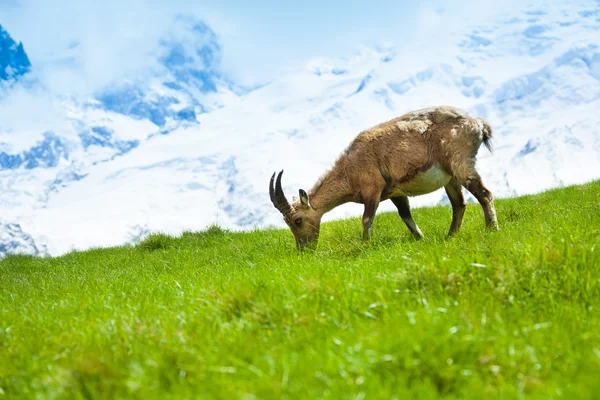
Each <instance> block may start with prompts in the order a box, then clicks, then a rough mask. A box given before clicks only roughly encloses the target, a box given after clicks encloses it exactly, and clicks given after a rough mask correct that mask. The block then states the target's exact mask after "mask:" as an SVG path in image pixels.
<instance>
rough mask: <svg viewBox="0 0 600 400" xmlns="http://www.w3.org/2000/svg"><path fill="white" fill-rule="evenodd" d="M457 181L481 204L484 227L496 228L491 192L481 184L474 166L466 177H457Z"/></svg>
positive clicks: (496, 221)
mask: <svg viewBox="0 0 600 400" xmlns="http://www.w3.org/2000/svg"><path fill="white" fill-rule="evenodd" d="M458 181H459V182H460V183H461V185H463V186H464V187H465V188H467V190H468V191H469V192H471V193H472V194H473V196H475V198H476V199H477V201H478V202H479V204H481V208H483V213H484V215H485V225H486V227H487V228H488V229H491V230H498V220H497V219H496V208H495V207H494V198H493V196H492V192H490V190H489V189H488V188H487V187H486V186H485V185H484V184H483V181H482V180H481V176H479V174H478V173H477V171H476V170H475V168H472V169H471V171H470V173H469V174H468V175H467V176H466V177H459V179H458Z"/></svg>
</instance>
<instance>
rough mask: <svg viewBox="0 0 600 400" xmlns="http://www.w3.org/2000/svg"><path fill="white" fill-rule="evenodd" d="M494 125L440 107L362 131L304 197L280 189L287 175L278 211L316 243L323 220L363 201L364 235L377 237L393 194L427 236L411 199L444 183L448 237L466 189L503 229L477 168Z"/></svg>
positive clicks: (300, 238)
mask: <svg viewBox="0 0 600 400" xmlns="http://www.w3.org/2000/svg"><path fill="white" fill-rule="evenodd" d="M491 138H492V128H491V127H490V125H489V124H488V123H487V122H486V121H485V120H484V119H483V118H476V117H472V116H470V115H468V114H467V113H466V112H465V111H463V110H461V109H458V108H455V107H451V106H439V107H431V108H426V109H421V110H416V111H413V112H410V113H407V114H405V115H402V116H400V117H398V118H395V119H392V120H390V121H387V122H384V123H382V124H380V125H377V126H374V127H372V128H371V129H368V130H365V131H363V132H360V133H359V134H358V135H357V136H356V138H354V140H353V141H352V142H351V143H350V145H349V146H348V147H347V148H346V150H345V151H344V152H343V153H342V155H341V156H340V157H339V158H338V159H337V161H336V162H335V163H334V165H333V167H332V168H331V169H330V170H329V171H327V173H325V174H324V175H323V176H322V177H321V178H320V179H319V180H318V181H317V182H316V183H315V185H314V186H313V187H312V189H311V190H310V191H309V192H308V193H306V192H304V190H302V189H300V199H299V200H297V201H296V202H294V203H293V204H291V205H290V204H289V203H288V202H287V200H286V199H285V195H284V194H283V190H282V189H281V174H282V173H283V171H281V172H280V173H279V176H278V178H277V185H276V188H273V181H274V179H275V174H273V176H272V177H271V184H270V186H269V189H270V193H271V200H272V201H273V205H274V206H275V207H276V208H277V209H278V210H280V212H281V213H282V214H283V216H284V220H285V221H286V223H287V224H288V226H289V227H290V230H291V231H292V233H293V235H294V237H295V239H296V244H297V245H298V247H300V248H303V247H306V246H311V247H314V246H316V244H317V241H318V236H319V229H320V223H321V218H322V217H323V215H324V214H325V213H326V212H328V211H331V210H332V209H333V208H335V207H337V206H339V205H341V204H344V203H347V202H355V203H361V204H364V205H365V208H364V213H363V218H362V222H363V238H364V239H365V240H368V239H369V238H370V237H371V233H372V226H373V218H374V216H375V213H376V211H377V207H378V206H379V203H380V202H381V201H384V200H387V199H391V200H392V202H393V203H394V204H395V205H396V207H397V208H398V213H399V215H400V217H401V218H402V220H403V221H404V222H405V224H406V225H407V227H408V228H409V229H410V231H411V232H412V233H413V235H414V236H415V237H417V238H421V237H423V234H422V233H421V230H420V229H419V228H418V226H417V225H416V223H415V222H414V220H413V218H412V215H411V213H410V206H409V202H408V196H419V195H423V194H427V193H430V192H433V191H435V190H437V189H439V188H441V187H444V188H445V190H446V194H447V195H448V198H449V199H450V202H451V204H452V222H451V225H450V230H449V232H448V235H452V234H454V233H455V232H457V231H458V230H459V229H460V227H461V224H462V219H463V215H464V212H465V208H466V202H465V199H464V197H463V193H462V187H465V188H466V189H467V190H468V191H469V192H471V193H472V194H473V195H474V196H475V198H477V200H478V201H479V203H480V204H481V206H482V208H483V211H484V214H485V221H486V226H487V227H488V228H490V229H498V222H497V220H496V212H495V208H494V201H493V197H492V193H491V192H490V191H489V190H488V189H487V188H486V187H485V186H484V184H483V182H482V181H481V177H480V176H479V174H478V173H477V170H476V169H475V163H476V155H477V152H478V151H479V147H480V146H481V144H482V143H483V144H484V145H485V146H486V147H487V148H488V149H489V150H490V151H491Z"/></svg>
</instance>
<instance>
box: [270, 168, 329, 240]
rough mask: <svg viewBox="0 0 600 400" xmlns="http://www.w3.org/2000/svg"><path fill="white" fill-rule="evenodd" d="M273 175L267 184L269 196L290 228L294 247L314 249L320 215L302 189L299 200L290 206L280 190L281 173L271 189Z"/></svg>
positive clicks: (317, 238) (317, 236)
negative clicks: (294, 242)
mask: <svg viewBox="0 0 600 400" xmlns="http://www.w3.org/2000/svg"><path fill="white" fill-rule="evenodd" d="M275 174H276V173H275V172H274V173H273V176H272V177H271V182H270V183H269V194H270V196H271V201H272V202H273V205H274V206H275V208H276V209H278V210H279V212H281V214H283V220H284V221H285V222H286V224H287V225H288V226H289V227H290V230H291V231H292V234H293V235H294V238H295V239H296V246H297V247H298V248H299V249H304V248H305V247H306V248H313V249H314V248H315V247H317V242H318V240H319V229H320V227H321V215H319V213H318V212H317V211H315V209H314V208H312V207H311V205H310V200H309V198H308V194H306V192H305V191H304V190H302V189H300V190H299V192H298V193H299V195H300V198H299V199H298V200H296V201H294V202H293V203H292V204H291V205H290V203H288V201H287V199H286V198H285V194H284V193H283V189H282V188H281V175H282V174H283V171H281V172H280V173H279V175H278V176H277V181H276V183H275V187H273V182H274V181H275Z"/></svg>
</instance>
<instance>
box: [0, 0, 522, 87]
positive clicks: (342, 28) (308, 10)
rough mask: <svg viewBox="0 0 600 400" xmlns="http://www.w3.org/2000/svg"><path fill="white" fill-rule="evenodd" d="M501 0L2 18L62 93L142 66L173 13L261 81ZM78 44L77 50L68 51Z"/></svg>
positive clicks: (111, 0) (41, 6)
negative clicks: (201, 28) (200, 28)
mask: <svg viewBox="0 0 600 400" xmlns="http://www.w3.org/2000/svg"><path fill="white" fill-rule="evenodd" d="M511 2H514V3H515V4H516V3H517V2H516V1H514V0H511ZM497 3H498V2H497V1H489V0H480V1H474V0H466V1H459V0H450V1H439V0H428V1H420V2H416V1H389V0H380V1H373V2H366V1H357V0H341V1H338V0H330V1H327V2H321V1H320V0H307V1H303V2H281V1H262V2H261V1H257V2H253V3H251V2H247V1H241V0H240V1H217V0H203V1H202V2H199V1H198V2H190V1H185V0H172V1H170V2H168V3H167V2H166V1H160V0H126V1H125V2H121V1H120V0H104V1H97V0H0V24H3V25H4V26H5V27H6V28H7V30H8V31H9V32H10V33H11V35H12V36H13V37H14V38H15V39H16V40H18V41H23V42H24V44H25V48H26V50H27V52H28V54H29V56H30V59H31V60H32V62H33V64H34V65H36V66H38V67H40V66H41V67H44V66H45V67H46V69H47V71H48V72H47V75H51V76H52V80H53V84H55V85H58V87H57V90H58V89H61V87H62V86H63V85H66V86H68V85H69V84H73V85H75V83H73V82H76V81H77V79H79V80H80V81H81V82H82V84H83V82H85V83H86V84H91V85H92V86H101V85H103V84H105V83H106V82H107V81H108V80H110V79H114V78H118V77H119V76H120V75H121V74H124V73H125V72H127V70H135V69H136V68H138V67H140V66H143V65H145V64H146V63H148V62H149V60H148V53H149V52H150V51H151V50H152V48H153V47H155V46H156V44H157V42H158V39H159V38H160V36H161V34H162V32H164V29H166V28H167V27H168V24H169V23H170V22H171V21H172V19H171V18H172V16H174V15H175V14H178V13H183V14H187V15H191V16H194V17H196V18H200V19H203V20H204V21H206V22H207V23H208V24H209V26H211V28H212V29H213V30H215V32H216V33H217V34H218V36H219V38H220V40H221V42H222V44H223V52H224V60H223V62H224V65H223V68H224V69H225V70H226V71H227V72H229V73H230V74H231V75H232V76H234V78H235V79H237V80H238V81H240V82H242V83H255V82H258V81H264V80H267V79H269V78H272V77H273V76H276V75H277V74H279V73H281V72H282V71H284V70H285V68H286V67H292V66H296V67H297V66H299V65H301V63H302V62H305V61H306V60H308V59H310V58H311V57H314V56H329V57H334V58H335V57H340V56H342V55H344V54H348V53H350V52H352V51H353V49H355V48H357V46H360V45H377V44H384V43H393V44H394V45H396V46H402V45H403V44H410V43H414V42H415V41H417V40H419V39H422V37H424V36H427V35H429V36H431V37H436V36H437V37H441V36H443V33H444V31H445V30H446V29H451V25H452V24H455V23H458V21H460V23H469V21H473V22H474V20H476V19H478V18H480V17H481V16H482V15H484V14H486V13H492V12H496V11H498V10H501V9H502V8H507V7H511V5H509V4H507V3H506V2H502V4H501V5H499V4H497ZM76 43H77V44H78V52H76V53H75V52H73V51H71V50H69V48H70V47H73V46H74V44H76ZM65 60H69V61H70V62H69V65H68V67H69V68H70V69H71V70H76V73H77V74H79V75H78V78H77V79H75V78H73V76H72V75H70V74H67V75H65V76H64V78H63V79H59V78H60V77H58V75H60V74H61V73H63V71H59V72H57V68H59V67H60V68H62V67H64V65H57V64H60V63H64V61H65ZM63 69H64V68H63ZM70 72H73V71H70ZM95 84H97V85H95Z"/></svg>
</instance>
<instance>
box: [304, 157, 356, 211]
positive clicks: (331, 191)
mask: <svg viewBox="0 0 600 400" xmlns="http://www.w3.org/2000/svg"><path fill="white" fill-rule="evenodd" d="M340 170H341V169H340V168H333V169H332V170H330V171H328V172H327V173H326V174H325V175H324V176H323V177H322V178H321V179H320V180H319V181H318V182H317V183H316V184H315V185H314V186H313V188H312V189H311V190H310V192H309V193H308V196H309V199H310V205H311V207H312V208H314V209H315V210H316V211H317V212H319V213H320V214H321V215H323V214H325V213H326V212H329V211H331V210H332V209H334V208H335V207H337V206H339V205H342V204H344V203H346V202H348V201H350V198H351V191H350V186H349V185H348V183H347V180H346V177H345V176H344V174H343V173H341V171H340Z"/></svg>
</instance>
